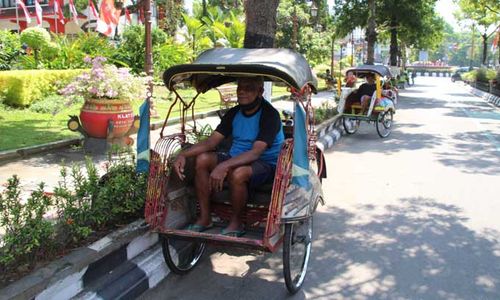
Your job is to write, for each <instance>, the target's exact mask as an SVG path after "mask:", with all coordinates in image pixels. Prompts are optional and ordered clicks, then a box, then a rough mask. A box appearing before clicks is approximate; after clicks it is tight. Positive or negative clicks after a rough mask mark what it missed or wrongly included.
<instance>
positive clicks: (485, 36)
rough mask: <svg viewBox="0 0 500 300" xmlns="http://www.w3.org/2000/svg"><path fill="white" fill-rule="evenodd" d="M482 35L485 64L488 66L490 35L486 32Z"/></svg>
mask: <svg viewBox="0 0 500 300" xmlns="http://www.w3.org/2000/svg"><path fill="white" fill-rule="evenodd" d="M481 37H482V38H483V66H486V59H487V58H488V35H487V34H486V32H485V33H483V35H481Z"/></svg>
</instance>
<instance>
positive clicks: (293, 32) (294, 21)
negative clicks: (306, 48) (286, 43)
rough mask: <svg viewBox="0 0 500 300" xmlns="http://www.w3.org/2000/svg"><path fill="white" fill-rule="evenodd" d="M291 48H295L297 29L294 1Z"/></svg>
mask: <svg viewBox="0 0 500 300" xmlns="http://www.w3.org/2000/svg"><path fill="white" fill-rule="evenodd" d="M292 22H293V24H292V26H293V29H292V49H293V50H294V51H295V50H297V30H298V28H297V27H298V25H299V24H298V23H299V22H298V19H297V7H296V6H295V3H294V4H293V19H292Z"/></svg>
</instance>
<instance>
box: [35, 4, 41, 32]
mask: <svg viewBox="0 0 500 300" xmlns="http://www.w3.org/2000/svg"><path fill="white" fill-rule="evenodd" d="M35 12H36V23H37V24H38V26H42V22H43V20H42V15H43V14H42V7H41V6H40V2H38V0H35Z"/></svg>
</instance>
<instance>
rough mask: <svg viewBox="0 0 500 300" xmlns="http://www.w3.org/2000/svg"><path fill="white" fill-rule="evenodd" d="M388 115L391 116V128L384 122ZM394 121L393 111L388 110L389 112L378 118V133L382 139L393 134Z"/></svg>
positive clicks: (381, 114) (382, 113)
mask: <svg viewBox="0 0 500 300" xmlns="http://www.w3.org/2000/svg"><path fill="white" fill-rule="evenodd" d="M387 115H389V118H390V123H389V126H387V125H386V123H385V122H384V121H385V119H386V117H387ZM393 121H394V120H393V112H392V110H388V111H387V112H381V113H380V114H379V115H378V116H377V122H376V127H377V133H378V135H379V136H380V137H381V138H386V137H388V136H389V135H390V134H391V127H392V122H393Z"/></svg>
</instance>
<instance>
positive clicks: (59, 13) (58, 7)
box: [54, 0, 65, 24]
mask: <svg viewBox="0 0 500 300" xmlns="http://www.w3.org/2000/svg"><path fill="white" fill-rule="evenodd" d="M54 13H55V14H56V20H60V22H61V23H62V24H64V23H65V22H64V15H63V11H62V8H61V5H59V0H54Z"/></svg>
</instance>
